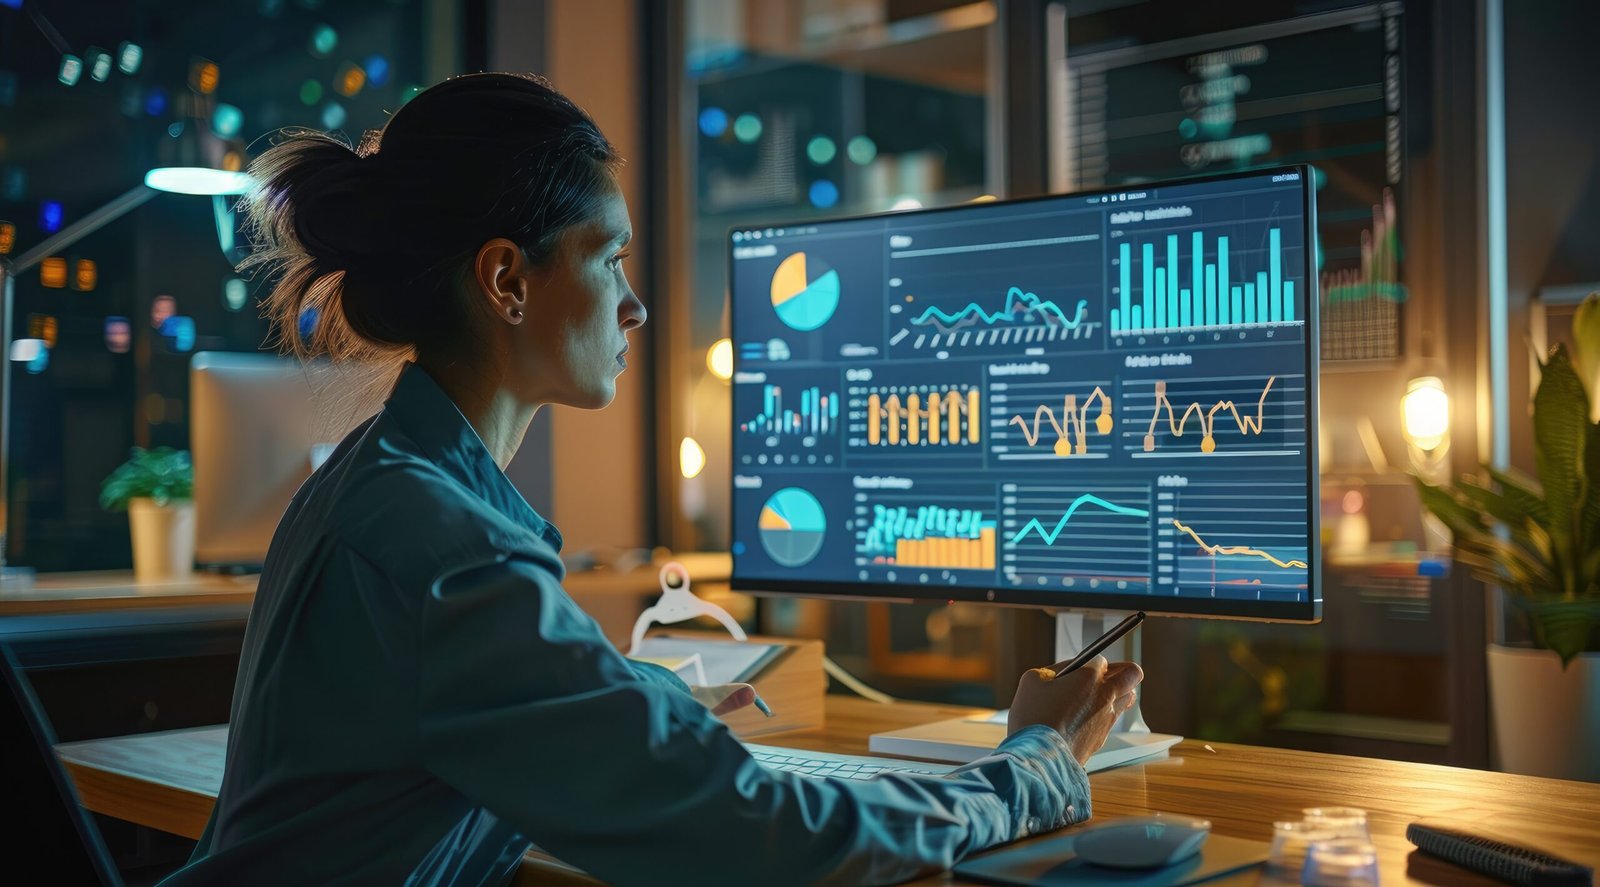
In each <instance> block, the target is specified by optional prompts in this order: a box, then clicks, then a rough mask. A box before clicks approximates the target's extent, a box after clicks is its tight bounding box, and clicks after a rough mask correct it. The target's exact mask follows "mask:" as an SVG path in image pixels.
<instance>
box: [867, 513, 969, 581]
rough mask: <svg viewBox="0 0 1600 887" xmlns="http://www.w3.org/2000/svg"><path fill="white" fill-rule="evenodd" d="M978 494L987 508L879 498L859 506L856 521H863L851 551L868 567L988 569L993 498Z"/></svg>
mask: <svg viewBox="0 0 1600 887" xmlns="http://www.w3.org/2000/svg"><path fill="white" fill-rule="evenodd" d="M982 498H984V499H985V500H986V501H984V502H983V503H981V504H985V505H988V506H989V509H984V508H980V507H959V506H955V507H946V506H944V505H925V504H912V505H897V504H893V503H885V502H882V501H878V502H873V503H872V504H870V505H867V504H862V505H858V506H857V508H856V513H857V516H858V521H859V523H860V524H864V525H865V526H864V527H863V528H862V529H861V530H860V531H859V532H858V534H857V545H856V554H857V556H858V558H859V559H864V560H865V561H866V562H867V563H868V564H870V565H873V566H900V567H908V568H915V567H928V568H932V569H952V570H993V569H994V563H995V561H994V558H995V522H994V518H993V516H992V508H993V498H992V496H989V497H982ZM974 504H975V505H976V504H979V503H974ZM986 510H987V511H989V513H987V514H986V513H985V512H986Z"/></svg>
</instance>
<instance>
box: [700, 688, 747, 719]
mask: <svg viewBox="0 0 1600 887" xmlns="http://www.w3.org/2000/svg"><path fill="white" fill-rule="evenodd" d="M689 695H691V696H693V697H694V698H695V699H696V700H697V701H698V702H699V703H700V704H701V705H703V706H705V707H706V708H709V709H711V713H712V714H714V715H725V714H727V713H728V712H730V711H738V710H739V709H741V708H744V707H745V706H747V705H750V704H752V703H754V702H755V701H756V689H755V688H754V687H752V686H750V685H749V684H712V685H711V686H709V687H690V688H689Z"/></svg>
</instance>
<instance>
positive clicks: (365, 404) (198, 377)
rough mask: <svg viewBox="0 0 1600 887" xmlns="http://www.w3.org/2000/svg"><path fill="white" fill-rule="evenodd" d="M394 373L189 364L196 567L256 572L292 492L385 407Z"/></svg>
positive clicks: (237, 358) (207, 360)
mask: <svg viewBox="0 0 1600 887" xmlns="http://www.w3.org/2000/svg"><path fill="white" fill-rule="evenodd" d="M393 369H394V368H393V367H388V368H384V367H366V366H338V367H335V366H331V365H327V364H322V363H312V364H304V363H301V362H299V361H296V360H291V359H289V358H284V357H278V356H276V355H272V354H262V353H248V352H225V351H202V352H198V353H196V354H195V355H194V358H193V359H192V361H191V362H190V364H189V436H190V449H191V454H192V458H193V460H194V503H195V561H196V562H197V563H199V564H200V565H201V566H203V567H211V568H222V569H241V570H251V569H259V568H260V566H261V563H262V561H264V560H265V559H266V556H267V545H268V543H270V542H271V541H272V534H273V532H274V531H275V530H276V529H277V527H278V521H279V519H280V518H282V517H283V513H284V511H285V510H287V509H288V507H289V500H290V499H292V498H293V497H294V494H295V491H296V490H298V489H299V488H300V485H301V484H302V483H304V482H305V479H306V478H307V477H310V476H311V472H312V471H314V470H316V468H317V466H319V465H321V464H322V461H323V460H324V459H326V458H327V456H328V454H329V453H331V452H332V450H333V447H335V446H336V445H337V444H338V443H339V441H341V440H343V439H344V436H345V435H346V434H348V433H350V431H351V430H352V429H354V428H355V427H356V426H357V425H359V424H361V423H362V422H364V421H366V420H367V419H369V418H371V417H372V416H373V415H374V414H375V413H377V412H378V410H379V409H381V408H382V407H383V401H384V399H385V398H386V397H387V396H388V394H389V389H388V386H387V385H386V384H385V382H386V381H392V377H393V375H394V373H393Z"/></svg>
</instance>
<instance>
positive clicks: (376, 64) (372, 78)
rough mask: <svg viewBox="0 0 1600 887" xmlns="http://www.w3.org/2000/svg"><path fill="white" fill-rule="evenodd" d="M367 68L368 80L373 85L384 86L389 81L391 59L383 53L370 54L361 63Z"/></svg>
mask: <svg viewBox="0 0 1600 887" xmlns="http://www.w3.org/2000/svg"><path fill="white" fill-rule="evenodd" d="M361 67H363V68H365V69H366V70H367V82H368V83H370V84H372V85H373V86H383V85H384V84H386V83H388V82H389V60H388V59H386V58H384V57H383V56H381V55H369V56H367V60H366V61H365V62H362V63H361Z"/></svg>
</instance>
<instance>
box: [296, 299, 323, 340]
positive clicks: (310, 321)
mask: <svg viewBox="0 0 1600 887" xmlns="http://www.w3.org/2000/svg"><path fill="white" fill-rule="evenodd" d="M317 317H318V314H317V309H316V308H315V307H311V308H307V309H306V310H304V311H302V312H300V324H299V331H300V340H301V341H303V342H309V341H311V335H312V334H313V333H315V332H316V331H317Z"/></svg>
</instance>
